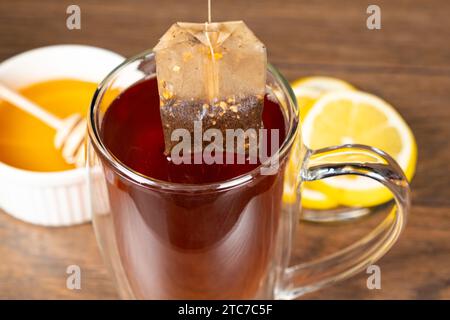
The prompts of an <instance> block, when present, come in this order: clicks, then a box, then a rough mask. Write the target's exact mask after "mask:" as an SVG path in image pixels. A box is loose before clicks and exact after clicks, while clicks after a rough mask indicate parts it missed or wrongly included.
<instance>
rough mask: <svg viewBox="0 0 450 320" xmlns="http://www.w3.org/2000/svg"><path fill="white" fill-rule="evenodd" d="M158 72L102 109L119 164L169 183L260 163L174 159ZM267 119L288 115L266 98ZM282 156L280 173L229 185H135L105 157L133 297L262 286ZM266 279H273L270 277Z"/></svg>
mask: <svg viewBox="0 0 450 320" xmlns="http://www.w3.org/2000/svg"><path fill="white" fill-rule="evenodd" d="M159 108H160V106H159V95H158V87H157V82H156V79H155V78H151V79H147V80H144V81H141V82H139V83H137V84H136V85H134V86H132V87H130V88H129V89H127V90H126V91H125V92H123V93H122V94H121V95H120V96H119V97H117V98H116V99H115V100H114V101H113V103H112V104H111V106H110V107H109V109H108V110H107V112H106V113H105V116H104V118H103V122H102V128H101V133H102V139H103V141H104V144H105V146H106V147H107V148H108V150H109V151H110V152H111V153H112V154H113V155H114V156H115V157H116V158H117V159H118V160H119V161H120V162H122V163H123V164H124V165H126V166H127V167H129V168H130V169H132V170H134V171H136V172H138V173H140V174H141V175H144V176H147V177H150V178H153V179H157V180H161V181H166V182H172V183H182V184H205V183H213V182H222V181H226V180H230V179H233V178H235V177H238V176H240V175H243V174H245V173H248V172H250V171H252V170H253V169H255V168H257V167H258V165H259V163H257V164H249V163H248V162H246V163H245V164H236V163H235V164H209V165H208V164H179V165H175V164H173V163H172V162H171V161H170V159H169V158H168V157H167V156H166V155H165V154H164V147H165V146H164V136H163V129H162V124H161V117H160V113H159ZM263 125H264V128H265V129H268V130H271V129H278V130H279V133H280V134H279V138H280V145H281V144H282V142H283V141H284V138H285V121H284V117H283V114H282V112H281V110H280V107H279V105H278V104H276V103H274V102H272V101H270V100H269V99H267V98H266V99H265V101H264V111H263ZM283 167H284V161H283V159H280V168H279V169H278V172H279V173H278V174H275V175H260V174H257V175H256V176H255V178H254V179H252V180H251V181H247V182H245V183H242V184H240V185H237V186H233V187H231V188H228V189H226V188H225V189H221V190H216V189H215V188H214V187H211V188H210V189H207V190H202V191H200V190H197V191H187V190H183V189H182V188H181V189H177V190H176V191H175V190H168V189H163V188H159V187H150V186H144V185H139V184H138V183H136V182H132V181H130V180H129V179H127V178H125V177H123V176H122V175H120V174H119V173H117V172H116V171H115V169H113V168H112V167H111V166H110V165H109V164H108V163H107V162H106V161H104V169H105V175H106V177H107V186H108V193H109V198H110V207H111V213H112V217H113V223H114V230H115V237H116V240H117V244H118V247H119V255H120V260H121V264H122V266H123V269H124V272H125V275H126V278H127V280H128V282H129V284H130V287H131V289H132V291H133V292H134V294H135V296H136V298H144V299H177V298H178V299H252V298H258V296H260V295H262V294H265V292H264V290H265V288H264V284H266V285H267V283H269V282H270V281H268V279H267V276H268V272H267V270H269V269H270V266H271V264H272V263H273V259H274V249H275V247H274V246H275V242H276V237H277V230H278V221H279V215H280V214H281V213H280V211H281V208H280V207H281V196H282V191H283V174H282V172H283ZM269 280H270V279H269Z"/></svg>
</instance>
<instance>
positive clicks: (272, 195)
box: [87, 51, 409, 299]
mask: <svg viewBox="0 0 450 320" xmlns="http://www.w3.org/2000/svg"><path fill="white" fill-rule="evenodd" d="M150 77H155V59H154V54H153V53H152V52H151V51H147V52H144V53H142V54H140V55H138V56H135V57H133V58H131V59H128V60H127V61H125V62H124V63H123V64H121V65H120V66H118V67H117V68H116V69H115V70H113V71H112V72H111V73H110V74H109V76H108V77H107V78H106V79H105V80H104V81H103V82H102V83H101V84H100V86H99V87H98V89H97V91H96V93H95V96H94V98H93V102H92V105H91V109H90V114H89V121H88V131H89V143H88V150H87V151H88V157H87V159H88V160H87V161H88V164H87V166H88V172H89V193H90V199H91V200H90V202H91V203H90V205H91V210H92V216H93V224H94V229H95V233H96V237H97V240H98V243H99V246H100V249H101V252H102V255H103V258H104V260H105V262H106V264H107V265H108V267H109V268H110V269H111V272H112V274H113V275H114V278H115V280H116V284H117V287H118V290H119V294H120V296H121V297H122V298H124V299H294V298H297V297H299V296H301V295H303V294H305V293H307V292H311V291H314V290H317V289H319V288H322V287H324V286H326V285H328V284H331V283H335V282H336V281H338V280H342V279H346V278H348V277H350V276H351V275H354V274H355V273H357V272H359V271H361V270H363V269H365V268H366V267H367V266H369V265H370V264H372V263H374V262H375V261H376V260H378V259H379V258H380V257H381V256H383V255H384V254H385V253H386V252H387V251H388V250H389V249H390V248H391V246H392V245H393V244H394V243H395V242H396V240H397V239H398V237H399V235H400V233H401V231H402V229H403V227H404V225H405V221H406V216H407V212H408V207H409V186H408V182H407V180H406V178H405V176H404V174H403V172H402V170H401V169H400V168H399V166H398V165H397V164H396V163H395V161H394V160H393V159H392V158H391V157H390V156H389V155H387V154H385V153H384V152H382V151H380V150H377V149H375V148H372V147H369V146H363V145H350V144H349V145H343V146H336V147H330V148H326V149H322V150H309V149H308V148H307V147H305V146H304V145H303V143H302V140H301V130H300V127H299V117H298V115H299V111H298V107H297V105H296V99H295V96H294V95H293V92H292V90H291V88H290V86H289V84H288V83H287V81H286V80H285V79H284V78H283V77H282V76H281V75H280V74H279V72H278V71H277V70H276V69H275V68H274V67H273V66H269V67H268V70H267V88H268V90H269V91H270V93H271V94H272V95H274V96H275V97H276V98H277V100H278V103H279V105H280V108H281V110H282V112H283V114H284V117H285V120H286V121H285V123H286V126H287V128H286V129H287V130H286V138H285V140H284V142H283V143H282V145H281V147H280V149H279V150H278V152H277V153H276V154H275V155H273V157H279V158H278V163H279V165H278V167H277V168H276V169H275V172H274V174H272V175H265V174H261V171H262V169H263V168H265V169H268V168H267V166H270V164H269V163H270V162H271V161H270V159H269V161H267V162H265V163H263V164H262V165H261V166H260V167H258V168H257V169H254V170H253V171H250V172H248V173H246V174H244V175H241V176H238V177H235V178H232V179H230V180H228V181H222V182H217V183H210V184H198V185H193V184H178V183H170V182H165V181H158V180H156V179H152V178H151V177H146V176H143V175H141V174H139V173H138V172H135V171H133V170H132V169H130V168H128V167H127V166H125V165H124V164H122V163H121V162H120V161H118V160H117V159H116V158H115V157H114V155H112V154H111V153H110V152H109V151H108V149H107V148H106V147H105V145H104V144H103V141H102V138H101V134H100V129H101V123H102V119H103V116H104V114H105V112H106V110H107V109H108V108H109V106H110V104H111V102H112V100H113V99H114V98H115V97H116V96H117V95H118V94H120V93H121V92H123V91H125V90H127V88H129V87H130V86H131V85H133V84H135V83H137V82H139V81H141V80H143V79H148V78H150ZM289 160H290V161H289ZM288 167H289V172H292V171H294V172H297V173H298V174H297V175H294V176H293V175H288V174H286V175H285V171H286V170H287V169H286V168H288ZM345 174H352V175H360V176H365V177H369V178H372V179H374V180H376V181H378V182H380V183H382V184H384V185H385V186H386V187H388V188H389V189H390V190H391V191H392V193H393V194H394V198H395V202H396V208H395V210H392V211H391V212H390V213H389V214H388V215H387V217H386V218H385V219H384V220H383V222H381V224H380V225H378V226H377V227H376V228H375V229H374V230H372V231H371V232H370V233H369V234H367V235H365V236H364V237H363V238H362V239H360V240H359V241H357V242H356V243H353V244H352V245H351V246H349V247H347V248H346V249H343V250H341V251H339V252H337V253H334V254H332V255H330V256H328V257H325V258H321V259H320V260H317V261H312V262H304V263H302V264H300V265H294V266H291V265H289V260H290V255H291V246H292V241H293V235H294V232H295V231H296V227H297V225H298V222H299V217H300V199H301V182H302V181H312V180H318V179H323V178H327V177H333V176H338V175H345ZM288 190H291V197H290V201H288V202H283V199H282V198H283V191H284V192H287V191H288ZM309 214H310V215H311V213H309ZM317 214H318V215H319V214H320V212H318V213H317ZM312 220H314V218H313V219H312Z"/></svg>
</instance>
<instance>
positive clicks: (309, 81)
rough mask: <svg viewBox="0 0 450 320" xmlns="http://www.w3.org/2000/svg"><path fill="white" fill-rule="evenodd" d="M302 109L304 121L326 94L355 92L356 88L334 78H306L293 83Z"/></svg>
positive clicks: (301, 113)
mask: <svg viewBox="0 0 450 320" xmlns="http://www.w3.org/2000/svg"><path fill="white" fill-rule="evenodd" d="M292 89H293V90H294V93H295V96H296V98H297V103H298V106H299V108H300V118H301V119H302V120H303V119H304V117H305V116H306V114H307V113H308V111H309V110H310V109H311V108H312V106H313V105H314V103H315V102H316V101H317V99H319V98H320V97H321V96H323V95H324V94H325V93H328V92H333V91H342V90H355V88H354V87H353V86H352V85H351V84H349V83H347V82H345V81H343V80H340V79H336V78H332V77H306V78H301V79H298V80H297V81H294V82H293V83H292Z"/></svg>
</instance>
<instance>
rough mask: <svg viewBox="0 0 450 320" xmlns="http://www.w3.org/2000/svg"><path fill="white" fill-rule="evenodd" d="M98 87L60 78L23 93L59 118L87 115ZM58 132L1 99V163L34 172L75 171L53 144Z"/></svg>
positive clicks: (30, 87)
mask: <svg viewBox="0 0 450 320" xmlns="http://www.w3.org/2000/svg"><path fill="white" fill-rule="evenodd" d="M96 88H97V84H96V83H93V82H87V81H81V80H74V79H59V80H49V81H45V82H38V83H35V84H32V85H30V86H28V87H25V88H22V89H21V90H19V93H20V94H21V95H23V96H24V97H26V98H28V99H29V100H31V101H33V102H35V103H36V104H38V105H39V106H41V107H42V108H44V109H46V110H47V111H49V112H51V113H52V114H54V115H55V116H57V117H59V118H66V117H68V116H70V115H72V114H74V113H78V114H81V115H85V114H86V112H87V109H88V108H89V105H90V102H91V99H92V96H93V94H94V92H95V89H96ZM55 133H56V132H55V130H54V129H53V128H51V127H49V126H48V125H46V124H45V123H43V122H41V121H40V120H39V119H37V118H35V117H33V116H32V115H30V114H28V113H26V112H25V111H22V110H20V109H19V108H17V107H15V106H13V105H11V104H9V103H7V102H4V101H1V100H0V161H1V162H4V163H6V164H7V165H10V166H12V167H15V168H19V169H25V170H31V171H41V172H49V171H64V170H69V169H73V168H74V165H71V164H68V163H67V162H66V161H65V160H64V158H63V156H62V154H61V151H60V150H58V149H56V148H55V146H54V144H53V141H54V138H55Z"/></svg>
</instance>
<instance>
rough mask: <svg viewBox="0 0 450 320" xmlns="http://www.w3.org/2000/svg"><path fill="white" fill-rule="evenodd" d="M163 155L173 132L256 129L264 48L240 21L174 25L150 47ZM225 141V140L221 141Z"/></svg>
mask: <svg viewBox="0 0 450 320" xmlns="http://www.w3.org/2000/svg"><path fill="white" fill-rule="evenodd" d="M154 51H155V53H156V74H157V78H158V89H159V94H160V107H161V109H160V113H161V120H162V124H163V129H164V140H165V153H166V154H169V153H170V151H171V149H172V147H173V146H174V145H176V144H177V143H178V142H177V141H171V134H172V132H173V130H175V129H179V128H184V129H187V130H188V131H189V132H190V133H191V135H192V134H193V131H194V121H201V124H202V131H203V132H204V131H206V130H207V129H209V128H216V129H219V130H221V132H222V134H223V137H224V138H223V139H224V140H225V136H226V135H225V130H226V129H243V130H244V131H246V130H247V129H250V128H252V129H255V130H256V132H258V130H259V129H260V128H261V127H262V111H263V103H264V94H265V85H266V65H267V55H266V48H265V46H264V44H262V43H261V42H260V41H259V40H258V39H257V38H256V36H255V35H254V34H253V32H252V31H251V30H250V29H249V28H248V27H247V26H246V25H245V23H244V22H242V21H230V22H221V23H181V22H178V23H175V24H174V25H172V27H171V28H170V29H169V30H168V31H167V32H166V33H165V34H164V35H163V37H162V38H161V39H160V41H159V43H158V45H157V46H156V47H155V48H154ZM224 145H225V141H224Z"/></svg>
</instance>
